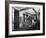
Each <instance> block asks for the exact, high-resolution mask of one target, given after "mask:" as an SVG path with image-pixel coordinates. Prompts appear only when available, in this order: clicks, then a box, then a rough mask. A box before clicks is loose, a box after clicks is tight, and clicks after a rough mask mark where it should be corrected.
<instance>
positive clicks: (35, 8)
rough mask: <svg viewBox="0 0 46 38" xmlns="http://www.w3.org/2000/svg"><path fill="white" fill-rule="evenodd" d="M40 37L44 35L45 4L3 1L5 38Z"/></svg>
mask: <svg viewBox="0 0 46 38" xmlns="http://www.w3.org/2000/svg"><path fill="white" fill-rule="evenodd" d="M13 19H14V20H13ZM23 19H24V20H23ZM22 20H23V21H22ZM20 21H21V22H20ZM22 22H24V23H22ZM25 23H26V24H25ZM18 25H19V26H20V27H18ZM35 25H37V26H35ZM36 27H37V28H36ZM29 28H30V29H29ZM40 35H45V3H42V2H24V1H23V2H22V1H5V36H6V37H23V36H40Z"/></svg>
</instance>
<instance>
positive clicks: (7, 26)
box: [5, 1, 45, 37]
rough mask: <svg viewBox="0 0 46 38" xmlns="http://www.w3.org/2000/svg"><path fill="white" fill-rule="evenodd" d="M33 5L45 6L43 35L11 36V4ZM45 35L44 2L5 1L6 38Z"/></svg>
mask: <svg viewBox="0 0 46 38" xmlns="http://www.w3.org/2000/svg"><path fill="white" fill-rule="evenodd" d="M18 3H19V4H21V3H22V4H29V5H30V4H33V5H43V33H37V34H23V35H9V24H8V22H9V4H18ZM39 35H45V3H42V2H22V1H21V2H20V1H5V37H23V36H39Z"/></svg>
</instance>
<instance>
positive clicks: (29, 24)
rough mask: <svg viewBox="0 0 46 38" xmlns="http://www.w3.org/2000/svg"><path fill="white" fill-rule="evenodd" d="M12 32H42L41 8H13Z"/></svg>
mask: <svg viewBox="0 0 46 38" xmlns="http://www.w3.org/2000/svg"><path fill="white" fill-rule="evenodd" d="M12 10H14V12H13V14H12V15H13V16H12V31H26V30H27V31H28V30H40V8H38V7H34V8H33V7H13V8H12Z"/></svg>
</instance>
